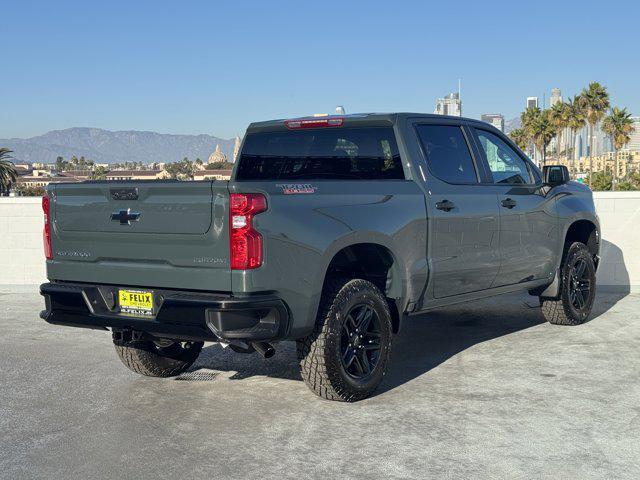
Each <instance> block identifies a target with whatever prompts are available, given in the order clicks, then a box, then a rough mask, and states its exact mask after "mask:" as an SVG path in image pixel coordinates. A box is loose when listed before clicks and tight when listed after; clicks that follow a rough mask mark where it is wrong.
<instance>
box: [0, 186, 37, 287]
mask: <svg viewBox="0 0 640 480" xmlns="http://www.w3.org/2000/svg"><path fill="white" fill-rule="evenodd" d="M43 218H44V217H43V213H42V199H41V198H40V197H0V285H6V284H34V283H42V282H43V281H45V280H46V278H45V268H44V263H45V261H44V249H43V247H42V225H43Z"/></svg>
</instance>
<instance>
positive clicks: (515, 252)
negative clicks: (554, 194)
mask: <svg viewBox="0 0 640 480" xmlns="http://www.w3.org/2000/svg"><path fill="white" fill-rule="evenodd" d="M474 131H475V139H476V141H477V143H478V145H479V150H480V152H481V154H483V155H484V156H485V161H486V165H488V170H489V171H490V172H491V175H492V177H493V184H494V189H495V193H496V196H497V203H498V208H499V210H500V257H501V267H500V273H499V274H498V276H497V277H496V281H495V282H494V285H493V286H495V287H498V286H502V285H511V284H515V283H520V282H525V281H529V280H535V279H541V278H548V277H550V276H552V275H553V271H554V264H555V259H556V250H557V248H558V234H559V233H558V219H557V215H556V214H555V211H554V202H555V200H554V199H553V198H549V197H546V196H545V195H544V192H543V191H542V189H541V188H540V186H541V185H540V180H539V179H538V178H536V173H535V171H534V169H533V168H532V167H531V165H529V164H528V162H527V161H526V160H525V159H524V158H522V157H521V156H520V155H519V154H518V153H517V152H516V150H515V149H513V148H512V147H511V146H510V145H509V144H508V143H507V141H505V139H503V138H501V137H500V136H499V135H498V134H497V133H493V132H490V131H488V130H483V129H479V128H476V129H474Z"/></svg>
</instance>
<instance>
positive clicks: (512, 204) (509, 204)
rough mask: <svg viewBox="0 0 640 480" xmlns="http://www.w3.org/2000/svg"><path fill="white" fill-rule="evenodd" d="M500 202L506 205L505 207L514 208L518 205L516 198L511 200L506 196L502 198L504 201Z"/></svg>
mask: <svg viewBox="0 0 640 480" xmlns="http://www.w3.org/2000/svg"><path fill="white" fill-rule="evenodd" d="M500 204H501V205H502V206H503V207H504V208H513V207H515V206H516V205H517V203H516V201H515V200H511V199H510V198H505V199H504V200H502V202H500Z"/></svg>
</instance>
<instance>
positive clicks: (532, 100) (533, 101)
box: [527, 97, 538, 108]
mask: <svg viewBox="0 0 640 480" xmlns="http://www.w3.org/2000/svg"><path fill="white" fill-rule="evenodd" d="M537 106H538V97H527V108H536V107H537Z"/></svg>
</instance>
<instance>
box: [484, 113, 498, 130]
mask: <svg viewBox="0 0 640 480" xmlns="http://www.w3.org/2000/svg"><path fill="white" fill-rule="evenodd" d="M480 120H482V121H483V122H487V123H490V124H491V125H493V126H494V127H496V128H497V129H498V130H500V131H501V132H504V116H502V115H500V114H499V113H483V114H482V115H481V116H480Z"/></svg>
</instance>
